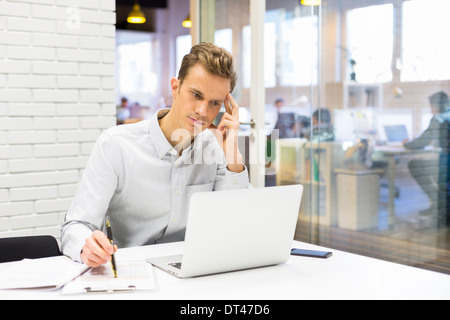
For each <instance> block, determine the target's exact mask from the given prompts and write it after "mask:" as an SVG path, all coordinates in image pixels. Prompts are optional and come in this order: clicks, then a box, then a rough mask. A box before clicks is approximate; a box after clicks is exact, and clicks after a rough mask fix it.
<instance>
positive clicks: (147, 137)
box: [61, 109, 251, 262]
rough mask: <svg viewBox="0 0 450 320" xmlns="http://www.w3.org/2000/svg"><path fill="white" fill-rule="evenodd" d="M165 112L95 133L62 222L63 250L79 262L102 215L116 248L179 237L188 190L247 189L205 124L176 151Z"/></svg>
mask: <svg viewBox="0 0 450 320" xmlns="http://www.w3.org/2000/svg"><path fill="white" fill-rule="evenodd" d="M168 111H169V110H168V109H164V110H161V111H160V112H158V114H156V115H155V116H154V117H153V118H152V119H151V120H146V121H141V122H139V123H136V124H131V125H121V126H117V127H113V128H110V129H108V130H106V131H105V132H104V133H102V135H101V136H100V137H99V139H98V140H97V142H96V144H95V146H94V149H93V151H92V154H91V156H90V159H89V162H88V164H87V167H86V170H85V172H84V174H83V177H82V179H81V181H80V185H79V187H78V190H77V193H76V195H75V197H74V199H73V201H72V204H71V206H70V208H69V210H68V212H67V215H66V221H65V223H64V224H63V225H62V230H61V246H62V251H63V253H64V254H65V255H68V256H69V257H71V258H72V259H74V260H76V261H80V262H81V257H80V253H81V250H82V248H83V246H84V244H85V240H86V238H88V237H90V236H91V234H92V232H93V231H94V230H102V231H104V230H105V227H104V225H105V217H106V216H109V219H110V223H111V226H112V230H113V234H114V241H115V243H116V244H117V245H118V247H119V248H125V247H133V246H141V245H150V244H155V243H164V242H171V241H182V240H183V239H184V234H185V228H186V222H187V214H188V208H189V199H190V196H191V195H192V194H193V193H194V192H202V191H218V190H226V189H243V188H251V185H250V184H249V178H248V171H247V169H245V171H244V172H242V173H233V172H230V171H228V170H227V167H226V161H225V155H224V153H223V150H222V148H221V147H220V146H219V144H218V142H217V140H216V138H215V136H214V135H213V134H212V132H210V131H209V130H205V131H203V132H202V133H200V134H199V135H198V136H197V137H196V138H195V139H194V143H193V144H192V145H191V146H190V147H189V148H187V149H185V150H184V151H183V152H182V154H181V155H180V156H178V153H177V152H176V151H175V150H174V149H173V147H172V146H171V144H170V143H169V142H168V141H167V139H166V138H165V136H164V134H163V132H162V131H161V128H160V126H159V122H158V119H160V118H162V117H164V116H165V115H166V114H167V112H168ZM218 205H223V204H218Z"/></svg>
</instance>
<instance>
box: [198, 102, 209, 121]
mask: <svg viewBox="0 0 450 320" xmlns="http://www.w3.org/2000/svg"><path fill="white" fill-rule="evenodd" d="M208 107H209V105H208V102H207V101H202V102H200V103H198V104H197V106H196V107H195V112H196V113H197V114H198V115H200V116H202V117H206V115H207V114H208Z"/></svg>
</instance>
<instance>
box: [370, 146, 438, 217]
mask: <svg viewBox="0 0 450 320" xmlns="http://www.w3.org/2000/svg"><path fill="white" fill-rule="evenodd" d="M440 151H441V150H440V149H414V150H410V149H406V148H404V147H389V146H381V147H376V148H375V152H379V153H381V154H382V155H383V156H384V157H386V159H387V171H388V189H389V197H388V212H389V225H392V224H394V222H395V194H396V190H395V165H396V158H397V157H402V156H415V157H417V156H429V157H434V158H436V165H438V164H437V161H438V158H437V157H438V155H439V152H440Z"/></svg>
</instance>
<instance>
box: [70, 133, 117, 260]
mask: <svg viewBox="0 0 450 320" xmlns="http://www.w3.org/2000/svg"><path fill="white" fill-rule="evenodd" d="M118 157H120V154H119V153H118V152H117V151H116V148H115V146H114V143H113V141H112V139H111V137H110V136H109V135H108V134H107V133H103V134H102V135H101V136H100V137H99V139H98V140H97V142H96V144H95V146H94V149H93V151H92V154H91V156H90V158H89V161H88V164H87V166H86V170H85V172H84V174H83V177H82V179H81V181H80V184H79V187H78V190H77V192H76V194H75V197H74V199H73V201H72V204H71V206H70V208H69V211H68V212H67V215H66V219H65V222H64V224H63V225H62V227H61V248H62V252H63V253H64V254H65V255H67V256H69V257H71V258H72V259H73V260H75V261H79V262H81V256H80V255H81V250H82V248H83V246H84V243H85V241H86V238H88V237H89V236H90V235H91V234H92V232H93V231H95V230H100V229H102V227H103V224H104V219H105V214H106V212H107V210H108V207H109V203H110V201H111V198H112V196H113V194H114V192H115V190H116V188H117V183H118V174H117V168H115V167H114V166H113V164H114V162H113V161H111V159H117V158H118Z"/></svg>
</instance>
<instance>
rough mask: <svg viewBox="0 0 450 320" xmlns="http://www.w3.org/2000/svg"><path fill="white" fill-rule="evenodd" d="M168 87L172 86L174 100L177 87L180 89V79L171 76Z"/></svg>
mask: <svg viewBox="0 0 450 320" xmlns="http://www.w3.org/2000/svg"><path fill="white" fill-rule="evenodd" d="M170 87H171V88H172V97H173V99H174V100H175V98H176V96H177V94H178V89H180V80H178V79H177V78H172V79H171V80H170Z"/></svg>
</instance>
